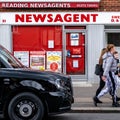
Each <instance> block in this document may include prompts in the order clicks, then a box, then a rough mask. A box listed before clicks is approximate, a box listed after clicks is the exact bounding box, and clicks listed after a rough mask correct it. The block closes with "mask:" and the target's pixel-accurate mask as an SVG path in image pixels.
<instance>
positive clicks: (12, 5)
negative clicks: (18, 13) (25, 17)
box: [0, 2, 99, 8]
mask: <svg viewBox="0 0 120 120" xmlns="http://www.w3.org/2000/svg"><path fill="white" fill-rule="evenodd" d="M0 8H99V3H98V2H2V3H0Z"/></svg>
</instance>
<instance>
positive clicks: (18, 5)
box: [2, 3, 28, 8]
mask: <svg viewBox="0 0 120 120" xmlns="http://www.w3.org/2000/svg"><path fill="white" fill-rule="evenodd" d="M2 7H6V8H28V4H27V3H3V4H2Z"/></svg>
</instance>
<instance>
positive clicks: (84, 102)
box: [71, 82, 120, 113]
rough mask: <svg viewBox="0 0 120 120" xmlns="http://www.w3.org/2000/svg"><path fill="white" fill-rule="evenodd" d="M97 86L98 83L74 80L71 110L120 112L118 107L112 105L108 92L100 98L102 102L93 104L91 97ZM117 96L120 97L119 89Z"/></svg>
mask: <svg viewBox="0 0 120 120" xmlns="http://www.w3.org/2000/svg"><path fill="white" fill-rule="evenodd" d="M98 86H99V83H95V84H91V83H87V82H74V83H73V91H74V104H73V105H72V110H71V112H75V113H76V112H80V113H81V112H89V113H92V112H97V113H99V112H100V113H101V112H102V113H103V112H106V113H110V112H115V113H118V112H120V107H112V98H111V96H110V95H109V93H108V94H106V95H105V96H103V97H101V98H100V100H101V101H102V102H103V103H102V104H100V103H99V104H97V107H96V106H94V103H93V97H94V95H95V92H96V90H97V88H98ZM117 96H118V97H120V89H118V91H117Z"/></svg>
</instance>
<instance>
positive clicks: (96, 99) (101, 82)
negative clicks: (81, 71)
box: [93, 48, 106, 106]
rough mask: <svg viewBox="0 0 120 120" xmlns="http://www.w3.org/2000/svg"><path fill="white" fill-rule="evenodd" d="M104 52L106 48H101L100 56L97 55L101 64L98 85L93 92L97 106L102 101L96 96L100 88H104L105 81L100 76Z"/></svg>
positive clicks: (101, 74)
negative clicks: (94, 92)
mask: <svg viewBox="0 0 120 120" xmlns="http://www.w3.org/2000/svg"><path fill="white" fill-rule="evenodd" d="M105 52H106V48H103V49H102V50H101V54H100V57H99V65H100V66H101V72H100V75H99V78H100V81H99V87H98V88H97V90H96V94H95V96H94V97H93V100H94V104H95V106H97V103H102V101H100V100H99V99H98V98H97V96H98V94H99V93H100V92H101V90H102V89H103V88H104V86H105V81H103V80H102V76H103V69H102V64H103V59H102V56H103V55H104V54H105Z"/></svg>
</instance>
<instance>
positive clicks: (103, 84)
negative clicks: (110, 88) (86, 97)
mask: <svg viewBox="0 0 120 120" xmlns="http://www.w3.org/2000/svg"><path fill="white" fill-rule="evenodd" d="M99 77H100V82H99V87H98V89H97V91H96V96H98V94H99V93H100V92H101V90H102V89H103V88H104V86H105V82H104V81H103V80H102V75H100V76H99Z"/></svg>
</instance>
